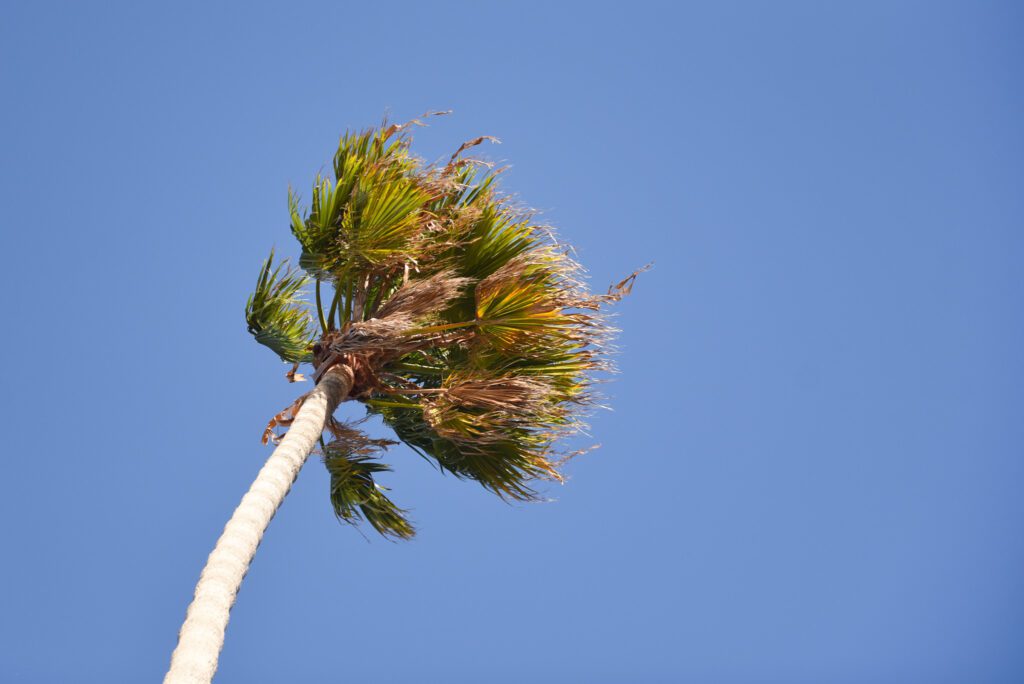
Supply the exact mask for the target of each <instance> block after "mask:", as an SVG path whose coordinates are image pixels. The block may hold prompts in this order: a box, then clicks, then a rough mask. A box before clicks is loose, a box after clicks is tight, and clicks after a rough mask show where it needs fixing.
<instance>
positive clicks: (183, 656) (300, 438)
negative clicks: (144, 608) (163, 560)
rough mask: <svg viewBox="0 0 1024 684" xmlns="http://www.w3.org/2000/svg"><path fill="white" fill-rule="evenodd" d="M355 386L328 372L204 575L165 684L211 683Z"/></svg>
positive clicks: (348, 377) (346, 372)
mask: <svg viewBox="0 0 1024 684" xmlns="http://www.w3.org/2000/svg"><path fill="white" fill-rule="evenodd" d="M352 382H353V377H352V371H351V370H350V369H349V368H348V367H346V366H341V365H339V366H334V367H333V368H331V369H330V370H329V371H327V373H326V374H325V375H324V376H323V377H322V378H321V379H320V382H319V383H318V384H317V386H316V387H315V388H314V389H313V391H312V392H310V393H309V396H307V397H306V400H305V402H304V403H303V404H302V407H301V408H300V409H299V411H298V413H297V415H296V416H295V420H294V422H293V423H292V425H291V427H290V428H289V429H288V433H287V434H286V435H285V436H284V439H283V440H282V441H281V444H280V445H279V446H278V447H277V448H276V449H274V453H272V454H271V455H270V458H269V459H267V463H266V465H264V466H263V468H262V469H261V470H260V472H259V475H257V476H256V480H255V481H254V482H253V483H252V486H251V487H250V488H249V491H248V493H246V495H245V496H244V497H242V502H241V503H240V504H238V508H236V509H235V512H234V514H233V515H232V516H231V520H229V521H228V524H227V526H225V527H224V534H222V535H221V537H220V539H218V540H217V546H216V547H214V549H213V553H211V554H210V557H209V559H208V560H207V561H206V567H205V568H203V572H202V574H201V575H200V576H199V583H198V584H197V585H196V593H195V598H193V599H192V604H191V605H190V606H189V607H188V612H187V613H186V615H185V623H184V624H183V625H182V626H181V632H179V634H178V646H177V648H175V649H174V654H173V655H172V656H171V669H170V670H169V671H168V672H167V676H166V677H165V678H164V684H200V683H202V684H209V682H210V681H211V680H212V679H213V674H214V672H216V671H217V658H218V657H219V655H220V650H221V648H222V647H223V646H224V630H225V629H226V628H227V625H228V614H229V612H230V611H231V606H232V605H234V603H235V596H236V595H237V594H238V589H239V587H240V586H241V584H242V578H243V577H245V573H246V572H247V571H248V569H249V564H250V563H251V562H252V558H253V556H254V555H256V547H258V546H259V544H260V540H261V539H262V538H263V533H264V532H265V531H266V529H267V525H269V524H270V520H271V518H273V517H274V513H275V512H277V508H278V506H280V505H281V502H282V501H284V497H285V495H287V494H288V490H289V489H291V486H292V483H293V482H295V478H296V476H298V474H299V470H301V469H302V465H303V464H304V463H305V462H306V458H307V457H308V456H309V453H310V452H311V451H312V450H313V447H314V446H315V445H316V441H317V439H319V437H320V435H321V434H322V433H323V430H324V424H325V423H326V421H327V418H328V417H329V416H330V415H331V414H332V413H334V409H335V408H337V406H338V404H340V403H341V402H342V401H344V400H345V398H346V397H347V396H348V394H349V392H350V391H351V390H352Z"/></svg>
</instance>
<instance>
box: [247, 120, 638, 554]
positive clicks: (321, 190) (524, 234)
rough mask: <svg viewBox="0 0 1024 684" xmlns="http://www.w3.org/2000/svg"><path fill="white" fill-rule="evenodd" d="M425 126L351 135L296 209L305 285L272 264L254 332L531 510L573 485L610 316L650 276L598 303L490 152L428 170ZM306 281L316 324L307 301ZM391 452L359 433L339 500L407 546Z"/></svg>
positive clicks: (332, 453) (334, 449)
mask: <svg viewBox="0 0 1024 684" xmlns="http://www.w3.org/2000/svg"><path fill="white" fill-rule="evenodd" d="M413 123H418V122H413ZM409 126H410V124H406V125H401V126H400V125H391V126H385V127H382V128H381V129H371V130H368V131H364V132H361V133H355V134H351V133H350V134H346V135H344V136H343V137H342V138H341V141H340V143H339V146H338V151H337V153H336V154H335V157H334V164H333V172H334V173H333V177H326V178H325V177H318V178H317V179H316V182H315V184H314V187H313V193H312V202H311V205H310V207H309V209H308V210H307V211H303V210H302V208H301V206H300V203H299V201H298V199H297V197H296V196H295V194H294V193H289V208H290V214H291V230H292V234H293V235H294V236H295V237H296V239H297V240H298V241H299V244H300V246H301V256H300V258H299V266H300V267H301V269H302V270H303V271H305V273H306V275H305V276H301V275H299V274H298V273H297V272H296V271H294V270H293V269H291V268H284V270H282V268H283V267H282V266H278V267H277V268H276V269H273V270H272V265H271V259H268V260H267V262H266V263H265V264H264V267H263V269H262V271H261V273H260V277H259V280H258V283H257V289H256V292H255V293H254V294H253V295H252V296H251V297H250V299H249V303H248V304H247V307H246V320H247V322H248V324H249V330H250V332H252V333H253V334H254V335H255V336H256V339H257V341H258V342H261V343H262V344H265V345H266V346H268V347H270V348H271V349H272V350H274V351H275V352H276V353H277V354H278V355H279V356H280V357H281V358H282V359H283V360H285V361H289V362H292V363H301V362H310V363H312V365H313V369H314V377H319V376H320V375H322V373H323V372H325V371H326V369H328V368H330V367H331V366H333V365H335V364H338V363H345V364H348V365H349V366H351V367H352V368H353V369H354V370H355V376H356V378H357V382H356V387H355V388H354V389H353V392H352V394H351V396H350V398H352V399H356V400H359V401H362V402H363V403H364V404H365V405H366V406H367V408H368V410H369V411H370V412H371V413H376V414H379V415H380V416H381V417H382V418H383V420H384V421H385V422H386V423H387V424H388V425H389V426H391V427H392V429H394V431H395V434H396V435H397V436H398V437H399V438H400V439H401V440H402V441H403V442H405V443H406V444H407V445H409V446H410V447H412V448H413V449H414V450H415V451H417V452H418V453H419V454H420V455H422V456H424V457H425V458H427V459H429V460H431V461H433V462H435V463H436V464H437V465H439V466H440V467H441V468H442V469H444V470H446V471H449V472H451V473H454V474H455V475H456V476H458V477H460V478H465V479H470V480H475V481H477V482H479V483H480V484H481V485H483V486H484V487H486V488H487V489H490V490H491V491H494V492H495V493H497V494H499V495H501V496H502V497H505V498H509V499H515V500H530V499H533V498H535V497H536V496H537V494H536V492H535V490H534V488H533V485H532V483H533V482H534V481H535V480H537V479H553V480H559V479H560V475H559V473H558V469H557V466H558V465H559V464H560V462H561V461H562V460H563V456H562V455H560V454H558V453H556V450H555V445H556V442H557V441H558V440H559V438H561V437H563V436H565V435H566V434H568V433H571V432H573V431H576V430H578V429H579V428H580V427H581V420H582V416H583V415H584V414H585V412H586V408H587V407H588V406H589V405H590V404H591V403H592V397H591V392H590V388H591V384H592V380H593V378H592V375H593V373H594V371H596V370H600V369H604V368H606V367H607V366H606V360H605V357H604V355H603V343H604V342H605V341H606V339H607V337H608V335H609V329H608V327H607V326H606V325H605V323H604V321H603V320H602V318H601V316H600V313H599V311H598V310H599V308H600V307H601V305H602V304H604V303H606V302H608V301H612V300H615V299H618V298H619V297H620V296H621V294H622V293H624V292H625V291H627V290H628V288H629V286H630V285H631V283H632V277H635V274H634V276H631V277H630V278H628V279H627V280H626V281H623V283H620V284H619V285H618V286H616V288H617V289H613V290H610V291H609V294H607V295H600V296H594V295H592V294H590V293H589V292H588V291H587V289H586V287H585V285H584V283H583V281H582V279H581V269H580V267H579V266H578V265H577V264H576V263H575V261H573V259H571V258H570V256H569V255H568V253H567V250H566V249H565V248H563V247H561V246H560V245H559V244H558V243H557V242H555V240H554V238H553V234H552V231H551V230H550V229H549V228H547V227H543V226H540V225H538V224H536V223H535V222H534V220H533V216H532V215H531V214H530V213H529V212H526V211H524V210H521V209H519V208H517V207H516V206H515V205H514V204H513V203H512V202H511V201H510V200H509V199H508V198H507V197H506V196H503V195H501V194H500V193H499V192H498V190H497V187H496V185H497V184H496V182H495V181H496V178H497V174H498V173H499V172H495V171H492V170H491V169H490V168H489V167H487V166H485V165H482V164H480V163H479V162H474V161H472V160H469V159H465V158H463V157H462V153H463V152H464V151H465V150H466V149H468V148H470V147H472V146H474V145H476V144H479V143H481V142H483V140H484V138H478V139H476V140H473V141H470V142H469V143H466V144H464V145H463V146H462V147H460V148H459V150H458V151H457V152H456V153H455V155H453V156H452V158H451V160H450V161H449V162H448V163H446V164H444V165H427V164H424V163H423V162H421V161H420V160H418V159H416V158H415V157H413V156H412V154H411V152H410V149H409V145H410V140H411V138H410V137H409V135H408V128H409ZM307 282H312V283H313V284H314V290H315V300H316V304H315V316H314V314H313V313H310V312H308V311H307V309H306V308H304V307H303V306H302V305H300V303H299V302H298V292H299V290H300V288H301V287H303V286H304V285H305V284H306V283H307ZM322 290H326V295H327V296H324V295H325V293H324V292H323V291H322ZM314 321H316V322H317V323H319V327H316V323H314ZM336 437H337V433H336ZM382 447H383V445H382V444H381V443H379V442H375V441H373V440H369V438H367V437H365V436H363V435H362V434H361V433H358V432H356V431H354V430H351V431H349V432H347V433H345V438H344V439H335V440H334V441H333V442H332V443H331V444H329V445H327V447H326V448H325V463H326V464H327V468H328V470H329V471H330V473H331V482H332V484H331V499H332V502H333V505H334V509H335V512H336V513H337V515H338V517H339V518H340V519H341V520H344V521H347V522H355V521H357V520H358V519H360V518H363V519H365V520H366V521H367V522H369V523H370V524H371V525H372V526H373V527H374V528H375V529H377V530H378V531H379V532H381V533H382V534H386V535H390V536H395V537H399V538H404V537H408V536H411V535H412V533H413V532H412V527H411V526H410V525H409V524H408V522H407V521H406V520H405V517H404V514H403V512H402V511H401V509H399V508H397V507H396V506H395V505H394V504H393V503H392V502H391V501H390V499H388V498H387V497H386V496H385V495H384V494H383V492H382V490H381V489H380V487H379V486H377V485H376V484H375V482H374V479H373V476H374V474H375V473H377V472H380V471H382V470H386V469H388V468H387V466H383V465H382V464H379V463H378V462H377V461H375V460H374V457H375V452H376V451H377V450H379V449H380V448H382Z"/></svg>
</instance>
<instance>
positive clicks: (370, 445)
mask: <svg viewBox="0 0 1024 684" xmlns="http://www.w3.org/2000/svg"><path fill="white" fill-rule="evenodd" d="M335 433H336V435H337V436H336V438H335V439H334V440H333V441H331V442H329V443H328V444H327V445H326V446H325V447H324V454H323V456H324V465H325V466H326V467H327V472H329V473H330V475H331V505H332V506H333V507H334V513H335V515H337V516H338V520H341V521H342V522H346V523H349V524H351V525H356V524H358V523H359V522H360V521H361V520H366V522H368V523H370V525H372V526H373V529H375V530H377V532H379V533H380V534H382V535H384V536H386V537H395V538H397V539H409V538H411V537H413V536H414V535H415V534H416V531H415V529H414V528H413V526H412V523H410V522H409V520H408V518H407V517H406V515H405V511H403V510H402V509H401V508H399V507H398V506H396V505H395V504H394V502H392V501H391V499H389V498H388V497H387V495H386V494H384V488H383V487H381V486H380V485H379V484H377V483H376V481H375V480H374V475H375V474H377V473H383V472H388V471H390V470H391V467H390V466H388V465H387V464H385V463H381V462H380V461H378V460H376V453H377V452H378V451H380V450H382V449H383V448H385V447H386V446H387V445H388V444H394V442H388V441H386V440H373V439H369V438H368V437H366V436H365V435H363V434H362V433H361V432H359V431H358V430H354V429H352V428H349V427H343V426H335Z"/></svg>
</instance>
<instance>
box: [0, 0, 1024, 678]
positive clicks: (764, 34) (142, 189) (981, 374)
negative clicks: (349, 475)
mask: <svg viewBox="0 0 1024 684" xmlns="http://www.w3.org/2000/svg"><path fill="white" fill-rule="evenodd" d="M3 14H4V21H2V22H0V64H2V66H0V88H2V90H0V92H2V93H3V95H4V98H3V99H4V105H3V107H2V108H0V123H2V127H0V130H2V131H3V133H2V135H3V154H2V155H0V181H2V182H0V202H2V207H3V210H4V214H3V216H4V218H3V233H2V235H3V242H2V244H3V248H4V253H5V255H6V259H5V265H4V268H3V269H2V275H0V278H2V286H3V288H2V291H3V292H4V293H5V303H6V310H7V312H8V313H7V318H6V320H7V324H6V325H5V326H4V331H5V334H4V335H2V336H0V344H2V345H3V355H4V357H5V358H6V359H7V367H6V369H5V372H4V381H3V383H2V386H3V392H2V394H0V402H2V404H0V410H2V414H3V416H4V417H5V423H6V425H5V453H6V457H5V459H4V465H5V471H6V474H5V482H6V488H5V489H6V492H5V495H4V496H3V497H0V521H2V522H0V525H2V526H3V548H4V559H5V560H4V562H3V563H2V564H0V584H2V586H4V587H5V601H4V610H3V611H2V613H0V643H2V644H3V647H2V648H0V679H2V680H3V681H5V682H64V681H76V682H101V681H102V682H110V681H157V680H158V679H159V678H160V677H161V676H162V674H163V672H164V670H165V668H166V665H167V662H168V658H169V656H170V652H171V650H172V648H173V646H174V643H175V638H176V632H177V629H178V627H179V625H180V623H181V619H182V617H183V614H184V610H185V607H186V605H187V603H188V601H189V599H190V596H191V591H192V588H193V585H194V582H195V580H196V578H197V575H198V572H199V569H200V568H201V566H202V563H203V561H204V560H205V557H206V555H207V553H208V552H209V551H210V549H211V548H212V544H213V542H214V541H215V539H216V537H217V536H218V534H219V532H220V530H221V528H222V526H223V524H224V522H225V521H226V520H227V517H228V516H229V515H230V512H231V511H232V510H233V508H234V506H235V505H236V504H237V502H238V499H239V498H240V496H241V494H242V493H243V492H244V491H245V489H246V487H247V486H248V483H249V482H250V480H251V478H252V477H253V476H254V475H255V473H256V471H257V470H258V469H259V467H260V464H261V463H262V461H263V460H264V459H265V457H266V456H267V454H268V450H267V449H266V448H264V447H262V446H261V445H260V444H259V434H260V432H261V430H262V427H263V425H264V424H265V422H266V420H267V419H268V418H269V417H270V416H271V415H272V414H273V413H275V412H276V411H277V410H279V409H280V408H281V407H283V406H285V405H286V404H288V403H289V402H290V401H291V398H292V397H293V396H294V393H295V388H294V386H289V385H288V384H287V383H285V381H284V380H283V378H282V373H283V371H284V368H282V367H281V365H280V364H279V362H277V361H276V359H275V358H274V357H273V355H272V354H270V353H269V352H267V351H266V350H264V349H263V348H261V347H259V346H258V345H256V344H255V343H253V342H252V340H251V339H250V338H249V336H248V335H247V333H246V331H245V326H244V324H243V319H242V309H243V305H244V301H245V297H246V294H247V293H248V291H249V288H250V287H251V286H252V284H253V282H254V280H255V277H256V273H257V270H258V267H259V264H260V261H261V259H263V258H264V257H265V255H266V253H267V251H268V250H269V248H270V247H271V246H272V245H276V246H277V247H278V250H279V252H282V253H292V254H294V251H295V248H294V245H293V244H292V239H291V237H290V235H289V233H288V229H287V213H286V189H287V187H288V186H289V184H292V185H294V186H295V187H297V188H300V189H301V188H304V187H306V186H308V184H309V182H310V180H311V178H312V176H313V175H314V174H315V172H316V171H317V170H318V169H320V168H321V167H322V166H323V165H324V164H325V163H326V162H327V161H328V160H329V159H330V156H331V154H332V152H333V149H334V146H335V144H336V141H337V136H338V135H339V134H340V133H341V132H342V131H343V130H344V129H346V128H362V127H365V126H368V125H371V124H375V123H377V122H378V121H379V120H380V119H381V117H382V115H384V114H385V113H390V114H391V115H392V116H393V118H395V119H399V120H402V119H407V118H411V117H414V116H416V115H418V114H420V113H422V112H424V111H426V110H430V109H449V108H450V109H453V110H454V114H452V116H450V117H447V118H443V119H438V120H435V121H434V122H433V123H432V125H431V126H430V127H429V128H426V129H421V130H420V131H418V132H417V137H416V143H415V149H416V150H417V151H418V153H419V154H421V155H422V156H424V157H426V158H428V159H436V158H439V157H441V156H442V155H444V154H446V153H448V152H450V151H451V150H452V149H454V148H455V147H457V146H458V144H459V143H461V142H462V141H463V140H466V139H468V138H471V137H474V136H476V135H480V134H492V135H496V136H498V137H499V138H501V139H502V141H503V144H502V145H501V146H499V147H492V148H489V149H488V154H489V155H490V156H491V157H492V158H493V159H495V160H497V161H505V162H508V163H510V164H512V168H511V169H510V171H509V172H508V173H507V174H506V176H505V179H504V183H505V185H504V187H505V189H506V190H508V191H509V192H512V193H515V194H517V195H518V196H519V197H520V198H521V199H522V200H523V201H524V202H526V203H528V204H530V205H532V206H534V207H537V208H539V209H541V210H543V211H544V217H545V219H546V220H547V221H549V222H551V223H553V224H555V225H557V226H559V228H560V230H561V235H562V236H563V238H565V239H566V240H568V241H570V242H572V243H573V244H575V245H576V247H577V249H578V254H579V257H580V259H581V260H582V261H583V262H584V263H585V264H586V265H587V266H588V268H589V269H590V272H591V274H592V278H593V283H594V286H595V287H596V288H602V287H604V286H605V285H606V284H607V283H610V282H612V281H614V280H617V279H618V278H620V277H621V276H622V275H624V274H626V273H629V272H630V271H631V270H633V269H634V268H636V267H637V266H641V265H643V264H645V263H647V262H649V261H652V260H653V261H655V262H656V263H655V268H654V269H653V270H652V271H650V272H649V273H646V274H644V275H643V277H642V279H641V280H640V281H639V282H638V285H637V287H636V289H635V292H634V295H633V296H632V297H631V298H629V299H628V300H626V301H624V302H623V303H622V304H621V305H619V306H618V307H617V311H618V318H617V325H618V326H619V327H621V328H622V330H623V332H622V334H621V336H620V339H619V344H620V347H621V353H620V355H619V357H618V363H619V366H620V368H621V371H622V373H621V375H619V376H618V377H617V378H616V379H615V381H614V382H613V383H611V384H609V385H608V386H607V394H608V396H609V399H608V402H609V404H610V405H611V406H612V407H613V410H612V411H607V412H601V413H600V414H598V415H597V416H596V417H595V419H594V420H593V427H592V431H591V438H590V439H589V440H588V439H581V440H580V443H579V445H580V446H582V445H585V444H587V443H589V441H593V442H599V443H601V444H602V448H601V449H599V450H598V451H596V452H594V453H592V454H589V455H587V456H585V457H582V458H580V459H578V461H576V462H575V463H573V464H572V465H571V466H570V467H569V473H570V476H571V478H570V480H569V482H568V484H566V485H565V486H563V487H555V488H551V489H550V490H548V494H549V495H551V496H552V497H553V498H555V499H557V501H556V502H554V503H547V504H538V505H515V506H510V505H506V504H503V503H501V502H500V501H498V500H497V499H495V498H494V497H493V496H491V495H489V494H487V493H486V492H484V491H483V490H482V489H480V488H479V487H477V486H475V485H473V484H471V483H464V482H459V481H456V480H455V479H453V478H451V477H442V476H440V475H439V474H438V473H436V472H434V471H433V470H432V469H431V468H430V467H429V466H428V465H427V464H426V463H424V462H423V461H422V460H420V459H419V458H418V457H416V456H415V455H414V454H412V453H411V452H409V451H407V450H405V449H404V448H398V449H395V450H394V453H392V454H391V455H390V457H389V461H390V462H391V463H392V464H393V465H394V466H395V467H396V472H395V473H394V474H393V475H391V476H390V477H389V478H388V479H387V481H386V484H388V485H389V486H391V487H392V488H393V494H394V497H395V499H396V500H397V501H398V502H399V503H400V504H401V505H403V506H406V507H408V508H411V509H412V511H413V516H414V518H415V520H416V522H417V524H418V527H419V529H420V534H419V537H418V538H417V539H416V540H415V541H413V542H411V543H401V544H393V543H388V542H385V541H382V540H380V539H375V538H370V541H369V542H367V541H366V540H364V538H363V537H361V536H360V535H359V533H358V532H356V531H355V530H352V529H350V528H347V527H344V526H341V525H339V524H338V523H337V522H336V521H335V520H334V518H333V516H332V514H331V510H330V505H329V501H328V496H327V475H326V472H325V471H324V469H323V467H322V466H321V465H320V464H319V463H318V462H317V461H316V460H311V461H310V462H309V463H308V464H307V467H306V469H305V470H304V471H303V472H302V474H301V475H300V478H299V481H298V483H297V484H296V486H295V488H294V489H293V490H292V493H291V495H290V496H289V497H288V499H287V500H286V501H285V504H284V506H283V508H282V510H281V511H280V513H279V514H278V516H277V517H276V518H275V520H274V522H273V524H272V525H271V528H270V531H269V533H268V535H267V537H266V538H265V540H264V543H263V545H262V547H261V548H260V551H259V554H258V555H257V558H256V561H255V564H254V565H253V568H252V570H251V572H250V573H249V576H248V577H247V579H246V583H245V585H244V587H243V589H242V592H241V594H240V598H239V602H238V604H237V605H236V608H235V610H234V612H233V617H232V621H231V624H230V626H229V630H228V638H227V645H226V648H225V651H224V653H223V657H222V660H221V670H220V672H219V675H218V679H217V681H218V682H222V683H224V684H229V683H231V682H247V683H260V682H281V681H324V682H326V681H367V682H410V681H417V682H442V681H443V682H478V681H489V682H519V681H524V680H526V681H534V682H566V681H571V682H588V683H599V682H609V683H612V682H689V681H693V682H863V681H873V682H929V683H934V682H964V681H972V682H1016V681H1020V680H1021V679H1022V678H1024V652H1022V651H1021V649H1020V644H1021V642H1022V639H1024V582H1022V580H1021V578H1022V577H1024V534H1022V532H1024V498H1022V497H1021V496H1020V488H1021V485H1022V484H1024V458H1022V456H1024V450H1022V446H1021V444H1022V442H1024V419H1022V418H1024V416H1022V409H1024V389H1022V388H1024V383H1022V380H1024V372H1022V371H1024V360H1022V359H1024V357H1022V356H1021V349H1022V347H1024V318H1022V316H1021V301H1022V295H1024V292H1022V286H1021V279H1020V270H1021V259H1022V257H1024V232H1022V226H1024V222H1022V219H1024V194H1022V193H1021V187H1022V180H1024V174H1022V171H1024V161H1022V160H1024V131H1022V128H1021V124H1020V122H1021V121H1022V115H1024V91H1022V88H1021V64H1022V60H1021V57H1022V55H1021V48H1020V45H1021V38H1022V36H1021V27H1022V25H1024V22H1022V19H1024V16H1022V12H1021V9H1020V7H1019V6H1018V5H1015V4H1014V3H992V2H961V3H948V2H942V3H931V2H929V3H923V2H897V3H889V2H868V3H847V4H845V5H841V4H839V3H812V2H804V3H773V4H771V5H769V4H768V3H753V2H749V3H748V2H737V3H704V4H700V5H698V4H689V3H663V4H656V3H644V2H639V3H628V4H622V5H602V4H591V3H588V4H586V5H584V4H571V3H564V4H559V3H515V4H511V3H506V4H498V3H468V2H467V3H463V4H455V3H401V2H398V3H387V4H384V5H380V6H379V8H378V6H376V5H375V4H372V3H360V4H353V5H349V4H343V3H322V4H311V3H287V4H285V3H281V4H278V5H271V4H254V5H250V4H244V5H243V4H234V5H232V4H230V3H221V4H212V3H211V4H210V5H205V4H203V5H200V4H191V5H189V4H177V3H173V4H168V3H164V4H159V5H158V4H152V3H150V4H147V5H145V6H144V5H143V4H142V3H131V4H127V3H125V4H114V3H109V4H103V5H102V6H101V5H100V4H98V3H95V4H93V5H92V6H91V7H90V6H88V5H86V4H85V3H75V4H60V3H53V4H43V3H27V2H13V3H8V4H7V5H5V9H4V12H3ZM343 413H345V414H346V415H349V414H351V415H358V414H359V412H358V410H357V409H356V408H354V407H346V408H345V409H343Z"/></svg>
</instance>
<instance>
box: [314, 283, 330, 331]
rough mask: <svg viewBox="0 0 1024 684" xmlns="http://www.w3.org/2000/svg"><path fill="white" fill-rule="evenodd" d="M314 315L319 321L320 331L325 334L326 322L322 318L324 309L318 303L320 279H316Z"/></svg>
mask: <svg viewBox="0 0 1024 684" xmlns="http://www.w3.org/2000/svg"><path fill="white" fill-rule="evenodd" d="M316 315H317V318H319V319H320V331H321V332H327V330H328V328H327V320H326V319H325V318H324V307H323V304H322V303H321V302H320V279H319V278H317V279H316Z"/></svg>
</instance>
